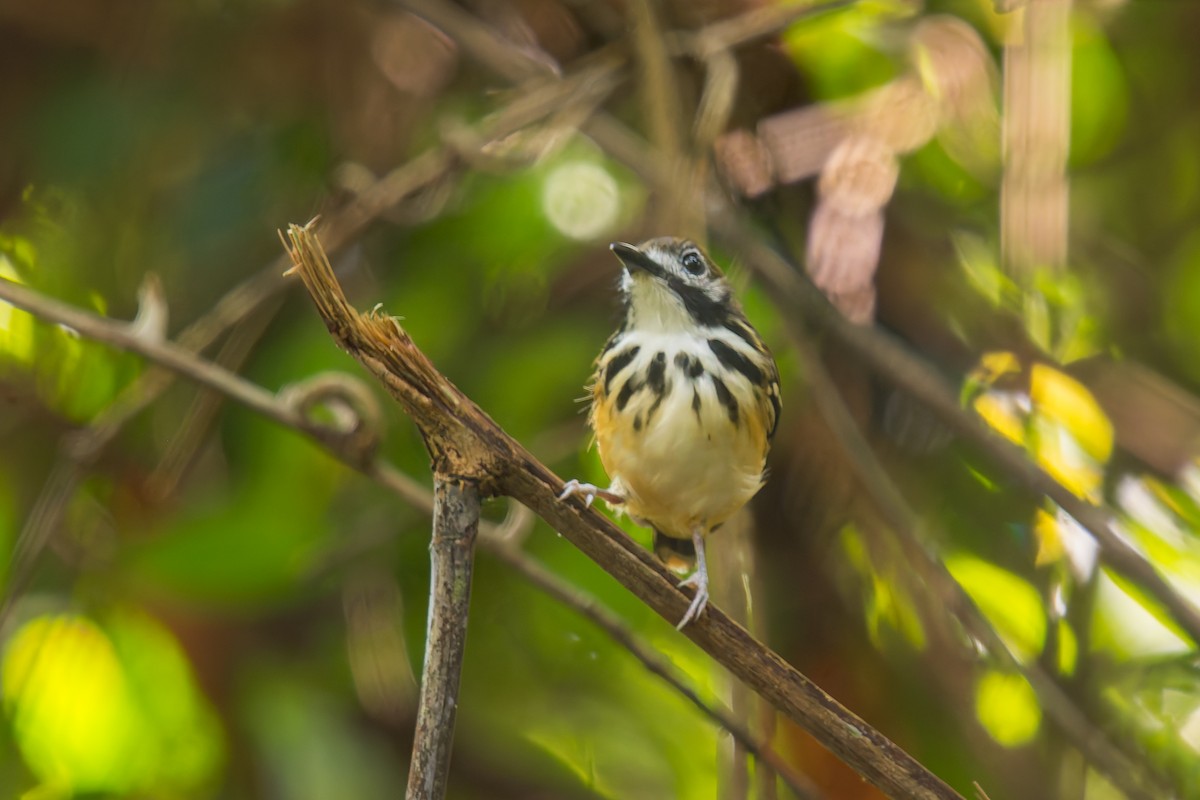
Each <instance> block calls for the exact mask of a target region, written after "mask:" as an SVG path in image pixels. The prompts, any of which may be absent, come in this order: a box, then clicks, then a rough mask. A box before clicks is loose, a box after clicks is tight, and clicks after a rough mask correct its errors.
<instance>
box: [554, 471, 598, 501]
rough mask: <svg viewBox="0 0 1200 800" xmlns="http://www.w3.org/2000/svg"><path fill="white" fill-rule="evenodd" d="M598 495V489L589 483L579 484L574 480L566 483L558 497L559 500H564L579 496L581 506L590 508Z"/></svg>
mask: <svg viewBox="0 0 1200 800" xmlns="http://www.w3.org/2000/svg"><path fill="white" fill-rule="evenodd" d="M599 494H600V487H598V486H596V485H595V484H591V483H580V482H579V481H578V480H576V479H575V478H572V479H571V480H569V481H567V482H566V483H565V484H564V485H563V490H562V494H560V495H559V496H558V499H559V500H566V499H567V498H569V497H574V496H575V495H579V496H580V497H582V498H583V504H584V505H585V506H586V507H588V508H591V507H592V503H594V502H596V496H597V495H599Z"/></svg>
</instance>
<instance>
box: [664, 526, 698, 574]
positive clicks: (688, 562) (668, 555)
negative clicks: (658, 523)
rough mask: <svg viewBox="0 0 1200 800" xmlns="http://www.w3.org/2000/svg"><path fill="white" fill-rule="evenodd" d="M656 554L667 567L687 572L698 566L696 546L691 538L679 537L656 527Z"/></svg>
mask: <svg viewBox="0 0 1200 800" xmlns="http://www.w3.org/2000/svg"><path fill="white" fill-rule="evenodd" d="M654 554H655V555H656V556H658V559H659V560H660V561H662V562H663V563H664V564H666V566H667V569H669V570H672V571H675V572H686V571H689V570H691V569H692V568H693V567H695V566H696V546H695V545H694V544H692V540H691V539H677V538H675V537H674V536H667V535H666V534H665V533H663V532H662V531H660V530H659V529H658V528H655V529H654Z"/></svg>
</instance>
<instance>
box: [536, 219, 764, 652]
mask: <svg viewBox="0 0 1200 800" xmlns="http://www.w3.org/2000/svg"><path fill="white" fill-rule="evenodd" d="M610 249H611V250H612V252H613V254H614V255H616V257H617V259H618V260H620V262H621V264H622V266H623V269H622V271H621V278H620V290H621V297H622V299H623V302H624V309H625V316H624V321H623V322H622V324H621V326H620V327H619V328H618V329H617V331H616V332H615V333H613V334H612V336H610V337H609V339H608V341H607V343H606V344H605V345H604V348H603V349H602V350H601V351H600V355H599V356H598V357H597V358H596V361H595V368H594V372H593V373H592V378H591V382H590V385H589V389H590V394H591V409H590V413H589V415H588V422H589V424H590V426H591V428H592V431H593V433H594V435H595V444H596V447H597V449H598V451H599V455H600V461H601V463H602V464H603V465H604V470H605V472H606V473H607V474H608V477H609V480H610V485H609V487H608V488H607V489H601V488H599V487H597V486H595V485H593V484H590V483H582V482H580V481H579V480H571V481H568V482H566V484H564V488H563V490H562V494H561V495H560V499H561V500H566V499H567V498H570V497H572V496H578V497H579V498H580V499H581V500H583V501H584V503H585V505H587V506H589V507H590V506H591V505H592V503H593V501H594V500H595V499H596V498H597V497H599V498H601V499H603V500H604V501H606V502H607V503H608V504H609V505H610V506H611V507H612V508H613V509H614V510H615V511H618V512H623V513H626V514H628V515H629V516H630V517H631V518H632V519H633V521H634V522H636V523H637V524H639V525H642V526H644V527H649V528H651V529H653V531H654V551H655V554H656V555H657V556H658V557H659V559H660V560H662V561H663V562H664V564H666V565H667V566H668V567H670V568H671V569H673V570H675V571H677V572H680V573H685V572H686V571H687V570H689V569H691V570H692V571H691V574H690V576H688V577H687V578H685V579H684V580H682V581H681V582H680V584H679V586H680V587H681V588H682V587H691V588H692V589H694V590H695V594H694V595H693V599H692V601H691V604H690V605H689V606H688V609H687V613H686V614H685V615H684V617H683V619H682V620H680V622H679V624H678V625H677V626H676V627H677V628H678V629H680V630H682V629H683V627H684V626H685V625H687V624H688V623H689V622H691V621H692V620H694V619H696V618H697V617H699V616H700V614H701V613H703V611H704V609H705V608H706V607H707V605H708V599H709V588H708V565H707V561H706V558H705V553H704V542H705V538H706V537H707V536H708V535H709V534H711V533H713V532H714V531H715V530H717V529H718V528H720V527H721V525H722V524H723V523H724V522H725V521H726V520H728V519H729V518H730V517H731V516H733V514H734V513H736V512H737V511H738V510H739V509H740V508H741V507H742V506H744V505H745V504H746V503H747V502H748V501H749V500H750V498H751V497H753V496H754V494H755V493H756V492H758V490H759V489H760V488H762V486H763V484H764V483H765V481H766V462H767V455H768V452H769V450H770V446H771V439H772V438H773V437H774V435H775V429H776V427H777V425H778V423H779V416H780V411H781V397H780V391H779V369H778V367H777V366H776V363H775V359H774V358H773V357H772V356H771V352H770V350H768V349H767V346H766V345H765V344H764V343H763V340H762V337H760V336H759V334H758V332H757V331H756V330H755V329H754V326H753V325H751V324H750V322H749V320H747V318H746V315H745V313H744V312H743V311H742V308H741V306H740V305H739V304H738V302H737V300H736V298H735V297H734V295H733V291H732V290H731V289H730V286H729V283H728V281H727V280H726V279H725V276H724V275H723V274H722V273H721V270H720V269H719V268H718V267H717V265H716V264H715V263H714V262H713V261H712V259H710V258H709V257H708V255H706V254H705V253H704V251H703V250H701V249H700V247H698V246H697V245H696V244H695V243H693V242H692V241H690V240H688V239H682V238H676V237H669V236H668V237H659V238H655V239H649V240H648V241H645V242H643V243H642V244H640V245H637V246H634V245H631V244H626V243H624V242H614V243H613V244H612V245H610Z"/></svg>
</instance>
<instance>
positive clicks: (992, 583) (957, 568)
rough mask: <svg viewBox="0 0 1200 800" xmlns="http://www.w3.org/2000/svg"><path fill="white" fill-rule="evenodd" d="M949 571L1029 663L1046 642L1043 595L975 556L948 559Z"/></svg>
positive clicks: (1013, 648) (1019, 655)
mask: <svg viewBox="0 0 1200 800" xmlns="http://www.w3.org/2000/svg"><path fill="white" fill-rule="evenodd" d="M946 568H947V569H949V570H950V574H952V575H953V576H954V579H955V580H956V581H958V582H959V584H961V585H962V587H963V589H965V590H966V592H967V594H969V595H970V596H971V599H972V600H974V601H975V604H976V605H978V606H979V610H980V611H982V612H983V614H984V616H986V617H987V618H988V621H989V622H991V624H992V625H993V626H994V627H995V628H996V631H997V632H998V633H999V634H1000V636H1001V637H1002V638H1003V639H1004V641H1005V642H1006V643H1007V644H1008V646H1009V647H1010V648H1011V649H1012V651H1013V654H1014V655H1015V656H1016V657H1017V658H1018V659H1019V660H1021V661H1023V662H1028V661H1031V660H1032V659H1034V658H1035V657H1036V656H1037V655H1038V653H1040V652H1041V651H1042V647H1043V646H1044V645H1045V642H1046V612H1045V609H1044V607H1043V604H1042V598H1041V595H1040V594H1039V593H1038V591H1037V589H1035V588H1034V587H1033V586H1032V585H1030V584H1029V583H1028V582H1027V581H1025V580H1023V579H1021V578H1019V577H1018V576H1016V575H1014V574H1013V573H1011V572H1009V571H1008V570H1005V569H1001V568H1000V567H997V566H996V565H994V564H990V563H988V562H987V561H983V560H982V559H979V558H975V557H974V556H971V555H966V554H959V555H953V556H950V557H949V558H947V559H946Z"/></svg>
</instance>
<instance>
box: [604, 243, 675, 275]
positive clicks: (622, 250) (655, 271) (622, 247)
mask: <svg viewBox="0 0 1200 800" xmlns="http://www.w3.org/2000/svg"><path fill="white" fill-rule="evenodd" d="M608 249H610V250H612V251H613V255H615V256H616V257H617V258H619V259H621V263H622V264H624V265H625V267H626V268H627V269H628V270H629V272H630V273H631V274H632V273H634V272H636V271H638V270H639V269H640V270H644V271H645V272H648V273H650V274H651V275H654V276H656V277H662V267H660V266H659V265H658V262H657V261H655V260H654V259H652V258H650V256H648V255H646V254H645V253H643V252H642V251H641V250H638V249H637V248H636V247H634V246H633V245H631V244H625V242H613V243H612V244H610V245H609V246H608Z"/></svg>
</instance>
